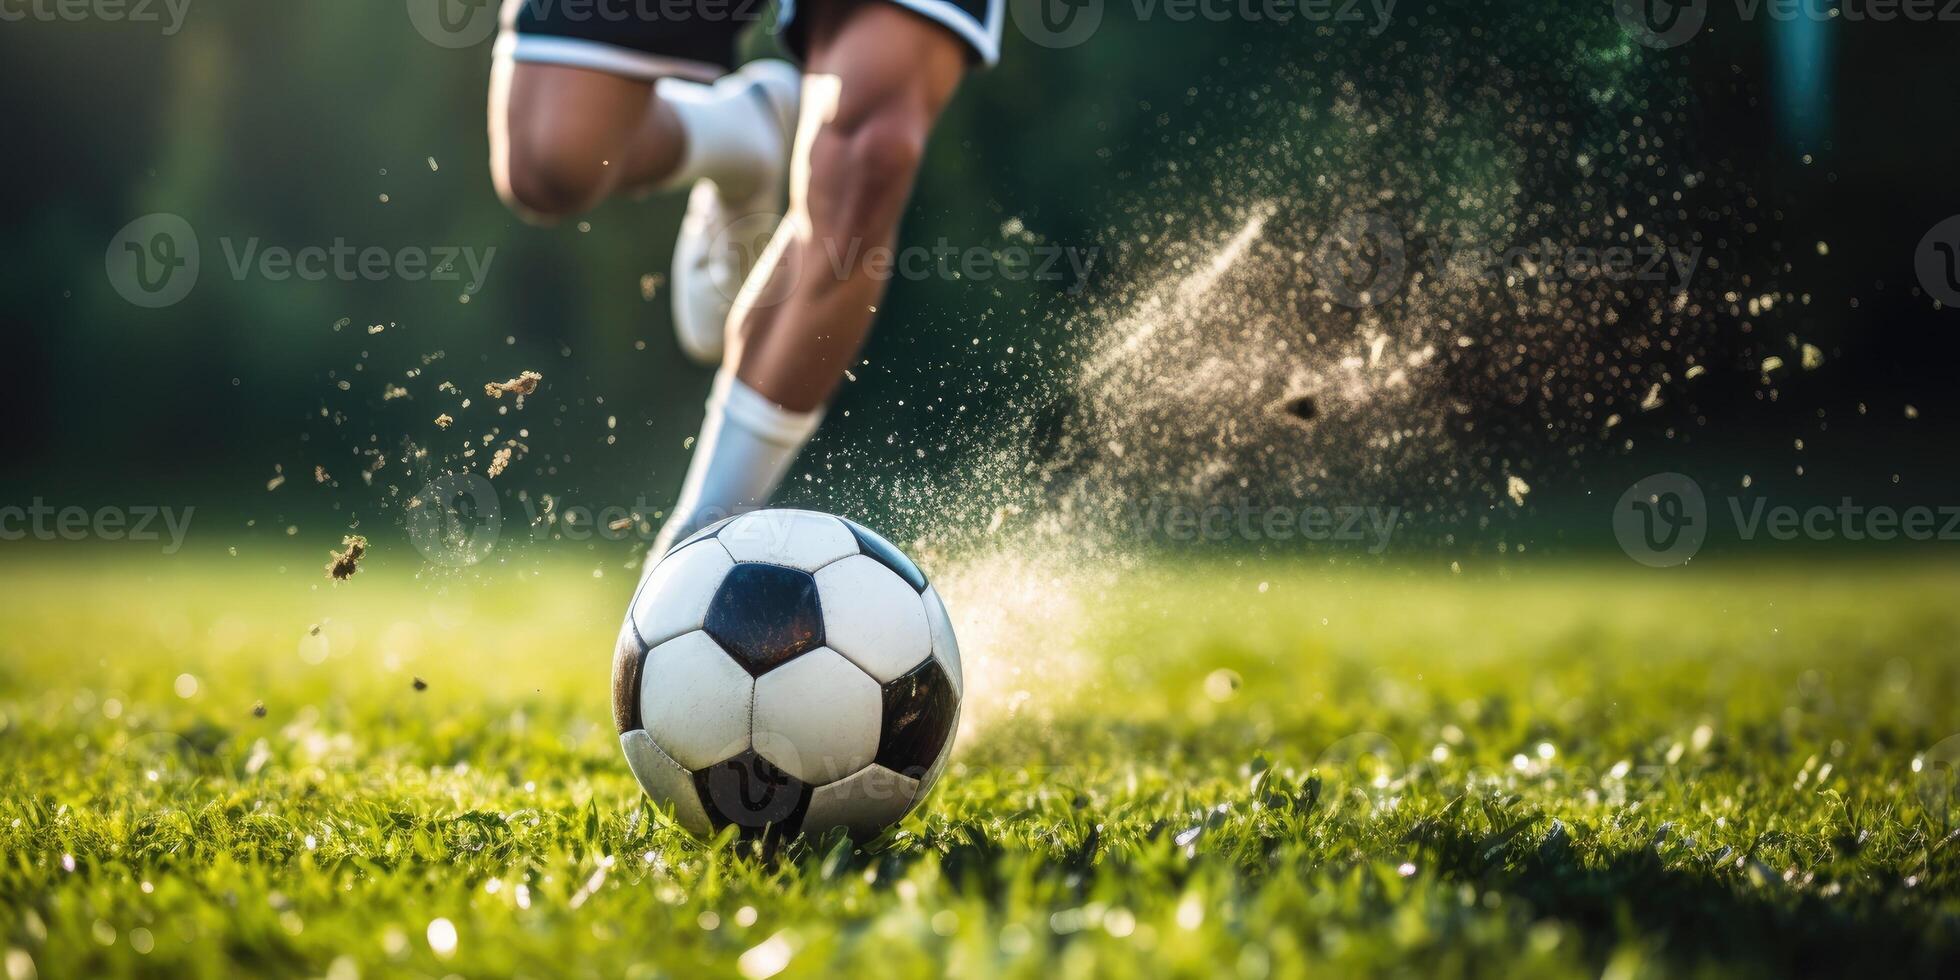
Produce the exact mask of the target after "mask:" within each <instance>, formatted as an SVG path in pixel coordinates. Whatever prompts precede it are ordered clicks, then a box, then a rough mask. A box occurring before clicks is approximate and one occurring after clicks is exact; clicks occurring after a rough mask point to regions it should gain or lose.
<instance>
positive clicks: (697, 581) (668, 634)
mask: <svg viewBox="0 0 1960 980" xmlns="http://www.w3.org/2000/svg"><path fill="white" fill-rule="evenodd" d="M734 567H735V562H734V561H733V560H731V559H730V558H729V557H728V552H727V551H725V550H723V548H722V546H721V544H720V543H719V542H717V541H715V540H714V539H713V538H709V539H708V540H706V541H696V542H695V543H693V544H691V545H688V546H687V547H685V548H682V549H681V550H679V551H676V552H674V553H673V554H671V555H668V556H667V557H666V558H663V559H661V560H660V562H659V563H658V564H656V565H654V567H653V570H652V571H650V572H648V573H647V579H646V582H644V583H643V584H641V586H640V594H639V595H638V596H637V597H636V598H635V599H634V602H633V628H634V629H636V630H638V631H639V633H640V642H642V643H645V644H646V645H647V646H650V647H652V646H659V645H660V644H662V643H665V642H667V641H668V640H671V639H673V638H674V637H677V636H680V635H681V634H683V633H690V632H693V631H694V630H698V629H700V628H701V624H702V623H704V622H706V621H707V618H708V603H709V602H710V601H711V600H713V599H714V597H715V590H716V589H717V588H720V587H721V580H722V579H724V578H726V577H727V576H728V571H729V569H732V568H734Z"/></svg>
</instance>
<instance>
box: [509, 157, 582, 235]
mask: <svg viewBox="0 0 1960 980" xmlns="http://www.w3.org/2000/svg"><path fill="white" fill-rule="evenodd" d="M586 156H587V155H585V154H580V153H578V152H576V151H572V150H567V149H564V148H556V147H549V146H540V147H522V146H512V147H511V150H510V154H509V158H508V160H507V162H506V166H505V174H504V179H503V181H502V182H501V185H500V186H499V187H498V191H499V192H500V194H501V195H502V197H503V199H504V203H505V204H507V205H509V206H510V208H511V210H513V211H516V212H517V213H519V214H521V215H524V216H525V217H528V218H547V219H549V218H560V217H564V216H566V215H571V214H577V213H579V212H581V211H584V210H586V209H588V208H590V207H592V206H593V205H595V204H597V203H599V200H600V198H602V197H604V196H605V185H604V181H605V169H604V163H603V161H600V160H597V159H587V158H586Z"/></svg>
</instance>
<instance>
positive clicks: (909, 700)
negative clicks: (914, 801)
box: [876, 657, 960, 779]
mask: <svg viewBox="0 0 1960 980" xmlns="http://www.w3.org/2000/svg"><path fill="white" fill-rule="evenodd" d="M884 690H885V719H884V721H885V724H884V730H883V731H882V732H880V733H879V735H878V758H877V759H876V761H877V763H878V764H879V765H881V766H884V767H885V768H887V769H890V770H891V771H893V772H898V773H903V774H905V775H907V776H910V777H912V778H914V779H917V778H919V776H920V774H922V773H924V772H925V771H926V770H927V769H930V768H931V767H932V764H933V762H934V761H935V760H937V759H938V758H939V750H940V749H943V748H945V747H946V741H947V740H948V739H950V738H952V737H953V719H954V718H955V717H957V716H958V714H959V708H960V699H959V697H958V696H957V695H956V694H954V693H953V682H952V680H951V679H950V678H948V677H947V676H946V671H945V670H944V669H943V668H941V667H940V666H939V661H938V660H937V659H935V658H931V657H928V658H926V662H925V663H922V664H920V665H919V666H917V667H915V668H913V669H912V670H911V671H910V672H908V673H906V674H904V675H903V676H901V677H899V678H897V679H895V680H893V681H892V682H891V683H889V684H886V685H885V689H884Z"/></svg>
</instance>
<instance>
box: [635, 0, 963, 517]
mask: <svg viewBox="0 0 1960 980" xmlns="http://www.w3.org/2000/svg"><path fill="white" fill-rule="evenodd" d="M799 16H807V17H808V21H807V27H806V31H807V33H806V34H805V35H804V36H805V39H806V48H807V55H806V67H805V78H804V111H803V118H802V122H801V126H800V128H799V130H798V135H797V145H796V151H795V156H794V158H793V160H792V164H791V168H790V174H791V184H790V210H789V213H788V215H787V216H786V217H785V218H784V220H783V223H782V226H781V228H779V229H778V230H777V232H776V235H775V237H774V238H773V239H772V240H771V242H770V245H769V249H768V251H767V253H766V254H765V255H764V256H763V257H762V260H761V263H760V264H759V265H758V267H757V268H756V270H755V273H754V274H753V275H751V276H750V277H749V279H748V280H747V282H746V283H745V284H744V287H743V289H742V294H741V295H740V296H739V297H737V299H736V305H735V311H734V314H733V317H732V319H731V327H732V332H733V335H734V338H735V340H734V343H735V346H734V347H733V348H732V349H731V352H730V354H731V357H730V360H729V363H728V364H727V365H725V366H724V368H723V371H722V373H721V375H720V376H718V377H717V378H716V381H715V388H714V393H713V395H712V396H711V397H710V399H709V404H708V416H707V419H706V420H705V421H704V422H703V424H702V430H701V436H700V438H699V439H698V440H697V441H696V444H695V450H694V458H693V460H692V461H691V462H690V464H689V467H688V474H687V479H686V482H685V484H684V485H683V487H682V493H681V497H680V500H679V501H678V502H677V503H676V505H675V508H674V511H673V513H672V514H671V515H670V517H669V519H668V521H667V523H666V525H665V526H664V527H663V528H662V529H661V535H660V538H659V539H658V540H657V541H656V542H655V545H654V550H655V553H656V554H658V553H662V552H664V551H665V550H666V549H667V548H668V547H670V546H671V545H672V544H673V543H674V542H676V541H678V540H680V539H681V538H683V537H685V536H686V535H687V534H690V533H692V532H693V531H694V530H695V529H697V528H700V527H702V526H705V525H706V524H709V523H712V522H713V521H715V520H718V519H720V518H721V517H725V516H727V515H728V514H730V513H732V512H734V511H735V510H738V509H740V508H744V507H751V506H756V505H759V504H762V503H764V502H766V501H767V499H768V497H769V495H770V494H771V493H773V492H774V491H775V489H776V487H777V485H778V484H779V483H781V481H782V479H783V476H784V475H785V474H786V473H787V472H788V469H789V466H790V464H791V463H792V462H794V460H795V458H796V456H797V454H798V453H799V452H800V451H801V450H802V448H803V445H804V443H806V442H807V441H808V440H809V438H810V435H811V434H812V433H813V432H814V431H815V430H816V427H817V424H818V422H819V421H820V420H821V417H822V411H821V406H822V405H823V403H824V402H825V401H827V400H828V399H829V397H830V395H831V394H832V392H834V391H835V390H836V387H837V384H838V382H839V381H840V380H841V378H842V375H843V372H844V369H845V368H846V366H848V365H849V363H850V361H851V359H852V358H853V357H855V356H856V354H857V352H858V350H859V349H860V347H861V346H862V345H863V342H864V338H865V335H866V334H867V333H868V332H869V330H870V326H871V318H872V311H873V307H875V306H876V305H877V303H878V301H879V298H880V297H881V296H882V295H883V292H884V287H885V283H884V281H883V279H882V278H879V277H875V276H873V275H871V274H870V271H869V270H867V269H866V268H865V267H864V266H863V264H862V257H863V256H864V255H865V254H866V253H867V252H868V251H870V250H872V249H876V248H879V247H890V246H891V245H892V244H893V243H894V241H895V240H896V238H897V233H898V221H899V217H900V214H901V212H902V211H903V210H904V206H905V201H906V199H907V198H908V197H909V196H910V194H911V190H912V184H913V181H914V178H915V177H916V176H917V172H918V167H919V160H920V157H921V155H922V153H923V151H924V147H925V143H926V138H927V136H928V135H929V134H930V132H931V129H932V125H933V123H934V121H935V120H936V119H937V118H938V116H939V113H940V111H941V110H942V109H944V108H945V105H946V103H947V101H948V100H950V99H951V98H952V95H953V91H954V90H955V89H956V88H957V87H958V85H959V81H960V79H961V78H962V77H963V76H964V75H965V73H966V70H967V68H968V66H969V64H970V63H971V60H972V56H973V49H972V47H971V46H970V45H969V44H968V43H966V42H963V41H962V40H961V39H960V38H959V37H957V36H956V35H955V34H954V33H952V32H951V31H949V30H948V29H947V28H946V27H945V26H944V25H942V24H938V23H935V22H933V21H931V20H927V19H925V18H923V17H921V16H919V15H917V14H915V13H912V12H911V11H909V10H905V9H901V8H900V7H898V6H894V5H890V4H887V3H882V2H852V0H834V2H826V3H820V4H817V5H815V7H814V9H811V10H810V11H809V12H808V13H807V15H806V14H802V13H799ZM842 257H849V264H847V265H845V266H843V267H841V268H840V267H838V265H837V264H836V262H837V261H838V260H839V259H840V258H842Z"/></svg>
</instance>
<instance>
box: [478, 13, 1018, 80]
mask: <svg viewBox="0 0 1960 980" xmlns="http://www.w3.org/2000/svg"><path fill="white" fill-rule="evenodd" d="M803 2H804V3H806V4H807V3H824V2H828V0H803ZM875 2H879V3H893V4H897V5H898V6H901V7H904V8H905V9H907V10H910V11H912V12H913V13H915V14H918V15H919V16H921V17H924V18H926V19H927V20H930V21H932V22H933V23H936V24H939V25H941V26H943V27H945V28H946V29H947V30H949V31H952V32H953V34H954V36H956V37H958V38H959V39H960V40H961V41H962V42H964V43H965V44H966V46H967V47H968V48H969V49H970V50H971V51H972V52H973V56H974V58H976V59H977V60H979V61H981V62H983V63H985V64H988V65H991V64H993V63H995V62H996V61H998V60H1000V35H1001V25H1002V21H1003V19H1004V17H1005V13H1006V10H1005V8H1006V0H875ZM781 5H782V12H781V16H780V17H779V18H778V19H777V23H776V31H777V33H778V34H779V35H781V37H782V39H783V43H784V46H786V47H788V48H789V50H790V52H791V53H792V54H794V55H796V56H797V57H799V58H801V57H802V56H803V32H802V31H801V30H799V26H800V25H799V23H798V20H797V16H796V6H797V0H781ZM768 19H769V3H768V0H504V7H503V31H502V33H501V34H500V35H499V36H498V38H497V57H498V58H505V59H510V60H514V61H530V62H538V63H542V64H552V65H571V66H574V67H578V68H590V69H593V70H596V71H603V72H608V73H610V74H614V75H621V76H624V77H627V78H645V79H653V78H659V77H663V76H670V75H671V76H676V77H680V78H694V79H700V80H704V81H705V80H710V79H714V78H718V77H720V76H722V75H725V74H727V73H728V72H729V71H731V70H732V69H734V67H735V46H736V42H737V41H738V40H739V38H740V36H741V33H742V32H743V31H745V30H747V29H748V28H749V27H751V26H753V25H755V24H758V23H762V22H764V21H767V20H768Z"/></svg>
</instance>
